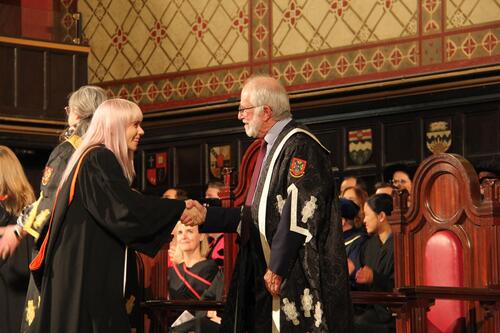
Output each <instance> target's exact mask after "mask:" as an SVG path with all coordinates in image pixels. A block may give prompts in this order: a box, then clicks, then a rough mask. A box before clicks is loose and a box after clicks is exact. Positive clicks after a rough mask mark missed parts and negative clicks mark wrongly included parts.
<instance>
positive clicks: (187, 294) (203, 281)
mask: <svg viewBox="0 0 500 333" xmlns="http://www.w3.org/2000/svg"><path fill="white" fill-rule="evenodd" d="M174 235H175V238H176V239H177V247H176V249H175V254H174V258H175V262H176V264H175V265H173V266H172V267H170V268H169V269H168V290H169V298H170V300H201V299H202V297H203V294H204V293H205V291H207V290H208V289H209V288H210V287H212V282H213V280H214V279H215V277H216V276H217V275H218V274H219V268H218V266H217V264H216V263H215V262H214V261H213V260H211V259H207V254H208V251H209V248H208V242H207V237H206V235H205V234H201V233H200V232H199V231H198V226H186V225H184V224H182V223H180V222H179V223H177V225H176V226H175V228H174ZM210 314H211V315H212V318H208V317H207V312H205V311H202V312H200V311H197V312H196V314H195V316H196V317H195V318H192V319H191V320H189V321H187V322H184V323H182V324H181V325H176V326H175V327H173V328H172V332H193V331H194V332H204V333H207V332H218V330H219V325H218V324H220V318H217V317H216V316H214V315H213V312H210Z"/></svg>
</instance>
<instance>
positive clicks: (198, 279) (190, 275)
mask: <svg viewBox="0 0 500 333" xmlns="http://www.w3.org/2000/svg"><path fill="white" fill-rule="evenodd" d="M218 271H219V268H218V267H217V264H216V263H215V262H214V261H213V260H210V259H207V260H203V261H200V262H198V263H196V264H195V265H193V267H186V265H185V264H184V263H181V264H177V265H175V268H174V267H170V268H169V269H168V294H169V297H170V299H172V300H183V299H201V296H202V295H203V293H204V292H205V290H207V289H208V288H209V287H210V286H211V285H212V280H213V279H214V277H215V276H216V275H217V272H218ZM186 282H187V284H186ZM207 282H208V283H207Z"/></svg>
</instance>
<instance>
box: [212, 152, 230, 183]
mask: <svg viewBox="0 0 500 333" xmlns="http://www.w3.org/2000/svg"><path fill="white" fill-rule="evenodd" d="M230 166H231V145H224V146H215V147H211V148H210V174H211V178H216V179H222V169H223V168H225V167H230Z"/></svg>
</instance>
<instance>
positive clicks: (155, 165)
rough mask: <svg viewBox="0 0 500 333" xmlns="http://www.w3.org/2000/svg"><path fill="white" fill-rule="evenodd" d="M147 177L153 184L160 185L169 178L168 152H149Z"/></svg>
mask: <svg viewBox="0 0 500 333" xmlns="http://www.w3.org/2000/svg"><path fill="white" fill-rule="evenodd" d="M146 165H147V168H146V179H147V180H148V182H149V183H150V184H151V185H153V186H156V185H159V184H161V183H163V182H164V181H165V180H166V179H167V152H159V153H152V154H147V157H146Z"/></svg>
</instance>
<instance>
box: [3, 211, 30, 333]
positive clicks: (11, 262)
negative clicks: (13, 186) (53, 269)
mask: <svg viewBox="0 0 500 333" xmlns="http://www.w3.org/2000/svg"><path fill="white" fill-rule="evenodd" d="M11 224H16V217H15V216H13V215H11V214H9V213H8V212H7V211H6V210H5V208H4V206H3V205H2V204H1V202H0V227H5V226H6V225H11ZM32 246H33V242H32V239H27V238H25V239H23V240H22V241H21V244H19V246H18V248H17V249H16V251H15V252H14V253H13V254H12V256H10V257H9V258H8V259H7V260H6V261H3V260H2V259H0V332H6V333H7V332H19V329H20V326H21V318H22V314H23V311H24V299H25V297H26V290H27V289H28V281H29V276H30V274H29V269H28V264H29V259H30V252H31V248H32Z"/></svg>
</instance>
